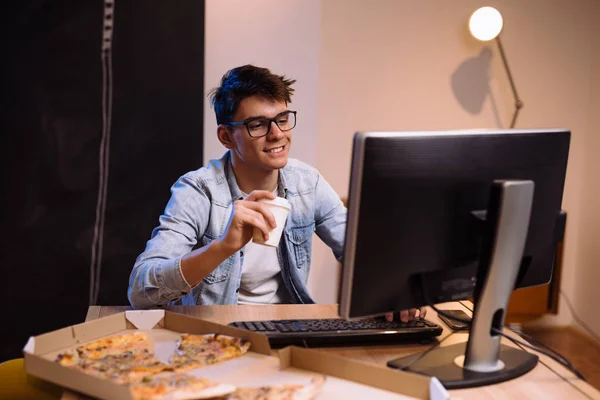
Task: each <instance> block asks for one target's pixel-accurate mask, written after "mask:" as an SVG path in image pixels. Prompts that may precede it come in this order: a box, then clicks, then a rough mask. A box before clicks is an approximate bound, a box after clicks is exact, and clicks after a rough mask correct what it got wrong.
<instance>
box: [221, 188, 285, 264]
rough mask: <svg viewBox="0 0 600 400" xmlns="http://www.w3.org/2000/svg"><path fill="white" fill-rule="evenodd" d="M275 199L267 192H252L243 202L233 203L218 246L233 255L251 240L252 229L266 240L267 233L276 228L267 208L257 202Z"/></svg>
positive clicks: (273, 218)
mask: <svg viewBox="0 0 600 400" xmlns="http://www.w3.org/2000/svg"><path fill="white" fill-rule="evenodd" d="M275 197H276V196H275V195H274V194H273V193H272V192H269V191H268V190H254V191H252V192H251V193H250V194H249V195H248V196H246V197H245V198H244V199H243V200H237V201H236V202H234V203H233V210H232V212H231V216H230V217H229V222H228V223H227V226H226V227H225V233H223V235H222V236H221V237H220V238H219V245H220V246H221V247H222V248H223V249H225V250H226V251H227V252H228V253H231V254H233V253H235V252H236V251H238V250H240V249H241V248H242V247H244V246H245V245H246V244H247V243H248V242H249V241H250V239H252V234H253V230H254V228H256V229H258V230H260V231H261V232H262V234H263V236H264V237H265V240H268V239H269V232H270V231H271V230H272V229H274V228H275V226H276V222H275V217H274V216H273V213H272V212H271V210H269V208H268V206H266V205H265V204H263V203H259V202H258V200H262V199H269V200H274V199H275Z"/></svg>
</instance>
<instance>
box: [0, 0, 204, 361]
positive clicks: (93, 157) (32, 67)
mask: <svg viewBox="0 0 600 400" xmlns="http://www.w3.org/2000/svg"><path fill="white" fill-rule="evenodd" d="M13 3H14V4H12V5H11V6H4V9H5V10H4V12H3V15H4V17H5V21H6V23H5V24H4V26H3V28H2V33H3V39H2V40H3V42H4V45H3V48H4V49H5V57H4V63H3V66H2V71H3V73H2V78H3V85H2V134H1V135H0V136H1V142H0V151H1V154H2V157H1V159H2V164H1V171H2V172H1V174H2V196H1V198H2V208H1V209H2V211H3V212H2V215H3V218H2V220H3V221H2V223H1V224H0V226H2V229H1V232H2V237H1V239H0V268H1V269H2V272H1V275H0V276H1V278H2V289H1V291H0V293H1V295H0V296H1V297H0V299H1V301H2V308H3V309H4V310H7V311H6V312H4V311H3V316H2V320H3V325H4V327H5V328H4V329H2V340H0V361H3V360H5V359H9V358H14V357H20V356H22V347H23V345H24V344H25V342H26V340H27V338H28V337H29V336H31V335H37V334H40V333H43V332H47V331H50V330H53V329H58V328H61V327H64V326H67V325H71V324H75V323H79V322H83V320H84V319H85V315H86V312H87V309H88V306H89V300H90V274H91V268H90V263H91V254H92V245H93V241H94V230H95V228H96V229H97V227H98V224H97V222H98V220H97V205H98V195H99V183H100V182H99V179H100V178H99V177H100V148H101V141H102V135H103V129H104V125H103V115H102V103H103V100H102V98H103V91H102V88H103V85H104V87H106V86H105V85H106V81H107V80H106V70H105V71H104V72H103V70H102V60H101V45H102V41H103V29H104V28H103V24H104V14H105V4H104V2H103V1H100V0H94V1H91V0H85V1H82V0H53V1H50V0H46V1H42V0H40V1H24V2H13ZM113 12H114V20H113V23H112V25H113V36H112V50H111V52H112V53H111V61H112V87H111V88H110V90H111V91H112V108H111V110H112V119H111V130H110V145H109V146H108V147H106V148H105V155H107V156H108V157H107V160H108V164H107V165H108V169H106V168H105V170H104V172H105V173H106V171H108V175H106V174H105V175H104V176H105V177H106V183H107V186H106V202H105V219H104V225H103V229H104V234H103V235H102V238H103V248H102V253H101V254H99V253H98V254H97V258H101V259H102V262H101V264H100V267H99V268H100V275H99V277H100V279H99V293H98V300H97V303H96V304H100V305H124V304H128V302H127V284H128V278H129V273H130V271H131V267H132V266H133V263H134V261H135V258H136V257H137V255H139V253H141V252H142V251H143V249H144V246H145V242H146V241H147V240H148V239H149V237H150V233H151V231H152V228H153V227H154V226H156V224H157V222H158V216H159V215H160V213H161V212H162V211H163V209H164V206H165V205H166V202H167V200H168V198H169V196H170V191H169V189H170V187H171V185H172V184H173V183H174V182H175V180H176V179H177V178H178V177H179V176H180V175H182V174H183V173H185V172H187V171H189V170H192V169H196V168H199V167H200V166H202V145H203V139H202V136H203V101H204V98H205V91H204V87H203V80H204V1H202V0H179V1H177V2H168V1H163V0H144V1H131V0H116V2H115V4H114V8H113ZM94 270H95V271H98V268H97V267H95V269H94ZM6 327H10V328H9V329H6Z"/></svg>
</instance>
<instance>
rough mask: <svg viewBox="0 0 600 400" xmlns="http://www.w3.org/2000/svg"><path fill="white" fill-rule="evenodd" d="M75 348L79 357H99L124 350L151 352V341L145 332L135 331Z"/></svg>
mask: <svg viewBox="0 0 600 400" xmlns="http://www.w3.org/2000/svg"><path fill="white" fill-rule="evenodd" d="M76 350H77V353H78V355H79V357H80V358H86V359H99V358H103V357H105V356H107V355H112V354H121V353H123V352H125V351H131V352H133V353H136V354H137V353H151V343H150V341H149V340H148V336H147V335H146V333H144V332H137V331H136V332H130V333H123V334H120V335H113V336H109V337H106V338H101V339H97V340H94V341H92V342H89V343H86V344H83V345H80V346H77V348H76Z"/></svg>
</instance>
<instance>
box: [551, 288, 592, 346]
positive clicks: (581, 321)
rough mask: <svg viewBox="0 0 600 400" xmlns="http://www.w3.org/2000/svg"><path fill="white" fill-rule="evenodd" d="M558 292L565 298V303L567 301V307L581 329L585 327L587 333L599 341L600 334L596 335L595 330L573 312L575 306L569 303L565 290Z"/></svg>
mask: <svg viewBox="0 0 600 400" xmlns="http://www.w3.org/2000/svg"><path fill="white" fill-rule="evenodd" d="M559 293H560V294H561V295H562V296H563V297H564V298H565V303H567V307H569V310H570V311H571V314H573V318H574V319H575V322H577V323H578V324H579V325H581V327H582V328H583V329H585V330H586V331H587V333H588V334H590V335H591V336H592V337H593V338H594V339H596V340H597V341H599V342H600V335H598V334H597V333H596V332H594V331H593V330H592V328H590V327H589V326H587V324H586V323H585V322H583V320H582V319H581V318H579V315H577V313H576V312H575V308H574V307H573V304H571V300H569V298H568V297H567V295H566V294H565V292H563V291H562V290H560V291H559Z"/></svg>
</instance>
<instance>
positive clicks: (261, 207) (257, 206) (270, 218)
mask: <svg viewBox="0 0 600 400" xmlns="http://www.w3.org/2000/svg"><path fill="white" fill-rule="evenodd" d="M237 205H238V207H239V208H245V209H247V210H252V211H254V212H258V213H260V214H262V216H263V218H264V219H265V221H267V223H268V224H269V226H270V228H271V229H275V228H276V227H277V222H276V221H275V216H274V215H273V213H272V212H271V210H269V207H268V206H266V205H265V204H262V203H258V202H256V201H246V200H243V201H241V202H239V203H237Z"/></svg>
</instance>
